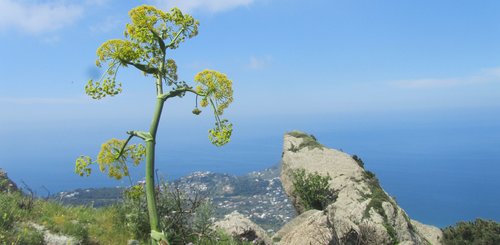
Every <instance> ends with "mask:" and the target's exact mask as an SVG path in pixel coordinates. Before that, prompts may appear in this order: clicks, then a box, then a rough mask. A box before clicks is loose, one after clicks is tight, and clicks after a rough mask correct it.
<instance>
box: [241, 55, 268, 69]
mask: <svg viewBox="0 0 500 245" xmlns="http://www.w3.org/2000/svg"><path fill="white" fill-rule="evenodd" d="M271 60H272V58H271V56H270V55H266V56H264V57H255V56H251V57H250V61H249V63H248V64H247V67H248V68H250V69H253V70H260V69H264V68H266V67H267V66H269V64H270V63H271Z"/></svg>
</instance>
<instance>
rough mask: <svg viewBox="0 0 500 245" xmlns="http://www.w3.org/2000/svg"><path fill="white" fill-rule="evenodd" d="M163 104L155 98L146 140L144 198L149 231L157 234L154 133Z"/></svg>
mask: <svg viewBox="0 0 500 245" xmlns="http://www.w3.org/2000/svg"><path fill="white" fill-rule="evenodd" d="M160 82H161V81H160ZM164 103H165V100H164V99H162V98H157V100H156V108H155V112H154V114H153V120H152V122H151V127H150V129H149V133H150V135H151V138H150V139H146V198H147V202H148V214H149V223H150V226H151V231H157V232H160V226H159V222H158V220H159V219H158V212H157V207H156V195H155V179H154V169H155V144H156V132H157V130H158V124H159V123H160V117H161V112H162V110H163V104H164Z"/></svg>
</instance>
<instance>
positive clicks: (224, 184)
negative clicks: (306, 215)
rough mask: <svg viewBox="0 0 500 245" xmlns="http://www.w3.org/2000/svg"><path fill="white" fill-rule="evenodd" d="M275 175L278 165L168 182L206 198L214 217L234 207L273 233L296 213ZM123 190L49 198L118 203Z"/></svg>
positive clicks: (95, 190) (81, 191)
mask: <svg viewBox="0 0 500 245" xmlns="http://www.w3.org/2000/svg"><path fill="white" fill-rule="evenodd" d="M279 174H280V169H279V166H274V167H272V168H268V169H265V170H263V171H258V172H251V173H249V174H247V175H243V176H235V175H230V174H221V173H212V172H194V173H192V174H190V175H187V176H185V177H182V178H180V179H177V180H175V181H173V182H172V183H171V184H170V185H171V186H173V187H178V188H180V189H181V190H182V191H184V192H187V193H195V192H196V193H198V194H200V195H204V196H206V197H209V198H210V199H211V200H212V202H213V204H214V206H215V208H216V218H221V217H223V216H224V215H226V214H229V213H231V212H233V211H235V210H237V211H238V212H239V213H241V214H243V215H245V216H246V217H248V218H250V219H251V220H252V221H254V222H255V223H257V224H258V225H260V226H261V227H263V228H264V229H265V230H267V231H269V232H275V231H277V230H278V229H279V228H280V227H281V226H282V225H284V224H285V223H287V222H288V221H289V220H291V219H292V218H293V217H295V216H296V215H297V214H296V212H295V209H294V208H293V206H292V204H291V202H290V201H289V199H288V197H287V196H286V194H285V192H284V191H283V187H282V185H281V181H280V178H279ZM123 190H124V188H122V187H116V188H88V189H76V190H72V191H66V192H60V193H58V194H56V195H53V196H52V197H51V198H52V199H55V200H58V201H60V202H62V203H64V204H73V205H92V206H94V207H100V206H106V205H111V204H114V203H117V202H120V201H121V200H122V193H123Z"/></svg>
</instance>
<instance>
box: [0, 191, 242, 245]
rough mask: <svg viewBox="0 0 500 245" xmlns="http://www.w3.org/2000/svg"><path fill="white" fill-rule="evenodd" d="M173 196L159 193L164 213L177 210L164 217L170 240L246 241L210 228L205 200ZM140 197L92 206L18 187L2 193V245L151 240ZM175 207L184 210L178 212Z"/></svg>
mask: <svg viewBox="0 0 500 245" xmlns="http://www.w3.org/2000/svg"><path fill="white" fill-rule="evenodd" d="M176 195H177V196H176V197H173V196H172V193H171V192H169V193H166V194H165V195H162V197H160V199H161V201H162V202H161V203H163V206H162V207H163V209H162V211H163V212H170V213H172V214H175V213H177V215H172V216H171V217H166V216H165V218H164V219H163V220H162V221H163V222H165V224H166V225H169V227H170V229H169V231H170V233H169V235H170V238H171V239H172V241H173V242H172V244H187V243H189V242H194V243H195V244H244V242H243V241H239V240H238V239H237V238H233V237H231V236H229V235H227V234H225V233H223V232H222V231H219V230H214V229H213V228H212V224H213V221H214V220H213V219H212V218H211V217H212V216H211V209H210V206H209V203H207V202H203V201H202V200H198V201H197V202H198V204H200V205H197V206H196V207H194V206H192V205H194V204H192V203H191V206H189V205H187V204H188V203H190V202H191V201H193V199H189V198H185V196H184V195H183V194H182V193H177V194H176ZM142 199H144V197H143V196H140V197H138V199H136V200H131V199H127V200H126V201H125V202H123V203H118V204H114V205H111V206H108V207H100V208H93V207H91V206H70V205H63V204H60V203H57V202H55V201H47V200H42V199H35V198H33V197H32V196H29V195H25V194H22V193H21V192H18V191H15V192H9V193H7V192H0V244H1V245H7V244H8V245H11V244H19V245H21V244H22V245H35V244H47V243H48V242H49V241H48V239H50V236H49V237H48V236H47V234H50V235H51V236H53V235H55V236H57V235H59V236H61V237H63V238H64V237H67V239H68V241H74V242H75V243H79V244H127V243H128V242H129V240H132V239H133V240H136V241H137V242H138V243H137V244H149V241H148V235H149V227H148V222H149V221H148V220H147V215H146V208H145V206H144V204H143V203H141V202H142V201H141V200H142ZM167 199H169V200H170V201H168V200H167ZM184 204H186V205H184ZM178 205H180V206H178ZM176 208H187V209H185V210H183V211H182V210H179V211H180V212H176V210H175V209H176ZM195 209H196V211H195ZM202 209H203V210H202ZM202 211H204V212H202ZM201 216H203V217H201ZM36 227H38V228H36Z"/></svg>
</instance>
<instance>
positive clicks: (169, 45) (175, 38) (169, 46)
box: [167, 27, 185, 48]
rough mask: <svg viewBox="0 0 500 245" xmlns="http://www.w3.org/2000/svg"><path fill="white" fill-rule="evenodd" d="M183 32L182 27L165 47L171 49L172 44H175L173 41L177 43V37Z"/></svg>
mask: <svg viewBox="0 0 500 245" xmlns="http://www.w3.org/2000/svg"><path fill="white" fill-rule="evenodd" d="M184 30H185V28H184V27H182V28H181V29H180V30H179V33H177V35H175V37H174V39H172V41H171V42H170V43H169V44H168V45H167V48H171V47H172V46H173V45H174V44H175V41H177V39H178V38H179V36H180V35H181V33H182V32H183V31H184Z"/></svg>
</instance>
